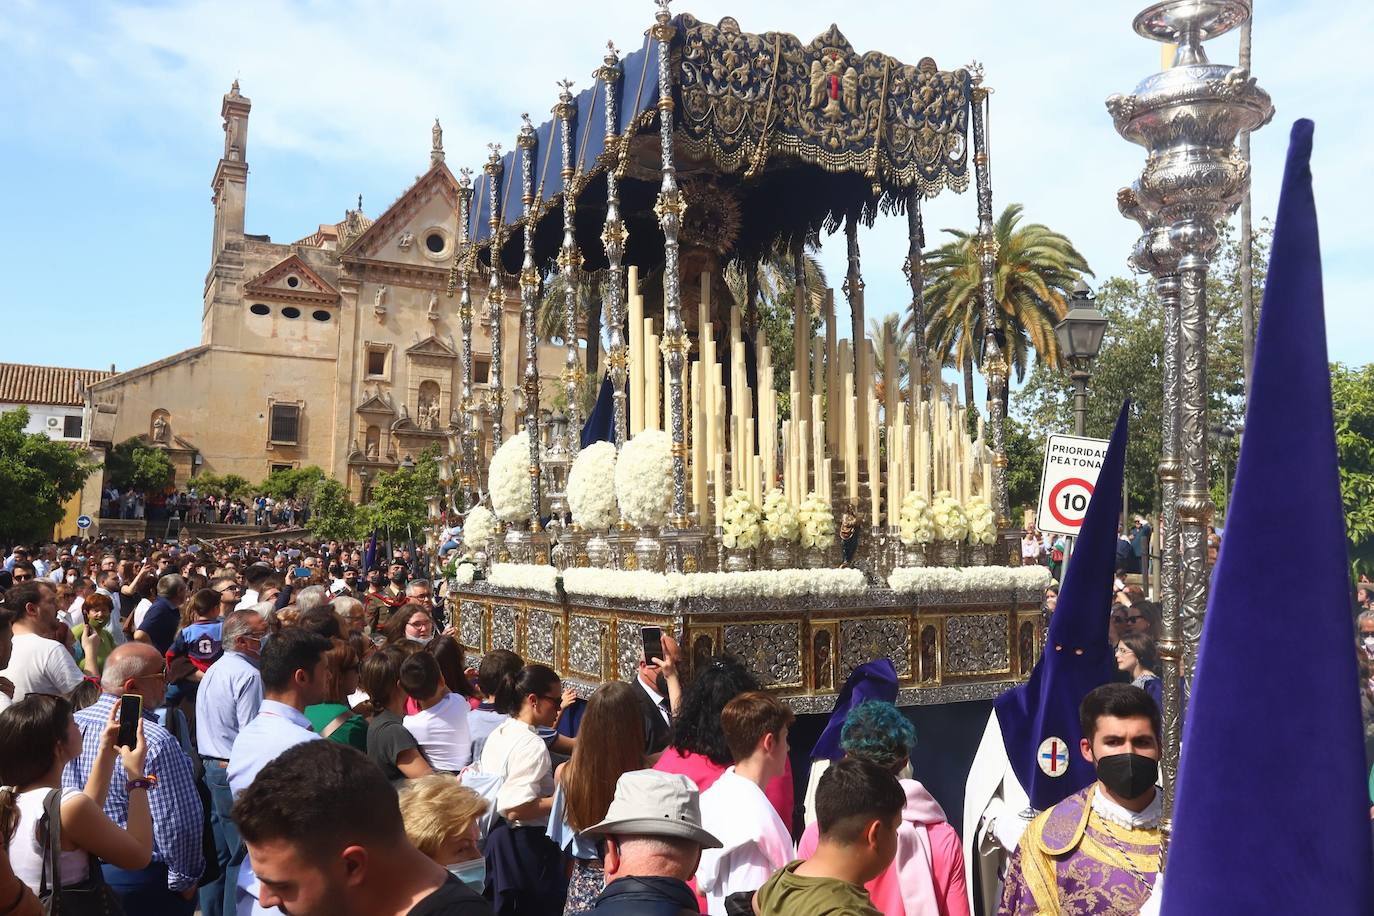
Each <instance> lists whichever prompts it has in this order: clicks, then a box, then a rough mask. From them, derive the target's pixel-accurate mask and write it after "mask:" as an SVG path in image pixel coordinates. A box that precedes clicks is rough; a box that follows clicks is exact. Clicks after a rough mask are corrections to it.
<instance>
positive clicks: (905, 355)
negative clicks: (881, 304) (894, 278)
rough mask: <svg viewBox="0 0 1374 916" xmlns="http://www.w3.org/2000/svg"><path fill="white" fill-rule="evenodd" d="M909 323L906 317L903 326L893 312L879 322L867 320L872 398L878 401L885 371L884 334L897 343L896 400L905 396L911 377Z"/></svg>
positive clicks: (881, 397)
mask: <svg viewBox="0 0 1374 916" xmlns="http://www.w3.org/2000/svg"><path fill="white" fill-rule="evenodd" d="M910 322H911V319H910V317H908V318H907V320H906V323H905V324H903V323H902V319H901V316H900V315H897V314H896V313H895V312H894V313H893V314H891V315H885V316H884V317H883V318H882V320H881V321H879V320H878V319H876V318H870V319H868V336H869V337H871V338H873V396H874V397H876V398H877V399H878V400H879V401H881V400H882V399H883V379H884V378H885V376H884V372H885V371H886V369H887V364H886V361H885V360H886V354H885V352H884V351H883V334H884V332H886V333H889V334H891V335H892V337H893V339H894V340H895V341H896V342H897V367H896V372H897V398H898V400H902V399H904V398H906V396H907V382H908V381H909V379H910V377H911V343H912V333H911V327H910Z"/></svg>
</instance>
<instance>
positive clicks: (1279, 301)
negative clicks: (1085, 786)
mask: <svg viewBox="0 0 1374 916" xmlns="http://www.w3.org/2000/svg"><path fill="white" fill-rule="evenodd" d="M1312 132H1313V125H1312V122H1311V121H1308V120H1300V121H1297V122H1296V123H1294V125H1293V130H1292V134H1291V136H1290V139H1289V146H1288V161H1287V164H1286V167H1285V169H1284V175H1283V189H1282V192H1281V195H1280V197H1279V208H1278V219H1277V221H1276V222H1275V226H1274V240H1273V246H1272V248H1271V253H1270V260H1269V277H1268V282H1267V283H1266V285H1265V290H1264V300H1263V305H1262V308H1261V311H1260V324H1259V337H1258V341H1257V345H1256V349H1255V362H1254V373H1253V377H1252V384H1251V390H1250V401H1249V406H1248V409H1247V411H1246V418H1245V437H1244V440H1243V443H1242V445H1241V450H1240V460H1239V464H1238V466H1237V469H1236V478H1235V487H1234V489H1233V491H1232V495H1231V506H1230V510H1229V512H1228V513H1227V515H1228V518H1227V524H1226V536H1225V538H1224V539H1223V540H1222V546H1221V554H1220V556H1219V557H1218V559H1217V565H1216V570H1215V572H1214V573H1213V586H1212V593H1211V600H1210V601H1209V602H1208V609H1207V617H1206V621H1205V623H1204V625H1203V631H1202V645H1201V648H1200V650H1199V655H1198V665H1197V671H1196V674H1195V676H1194V679H1193V690H1192V703H1191V705H1190V706H1189V708H1188V713H1187V717H1186V721H1185V723H1184V731H1183V756H1182V760H1181V763H1180V768H1181V769H1180V773H1179V785H1178V796H1177V801H1176V804H1175V809H1174V830H1173V840H1172V842H1171V844H1170V847H1169V859H1168V865H1167V868H1166V870H1165V880H1164V900H1163V910H1162V912H1164V913H1167V914H1169V916H1176V914H1178V916H1189V914H1198V916H1202V914H1214V913H1322V914H1351V916H1354V914H1365V916H1367V914H1369V913H1374V851H1371V844H1370V820H1369V795H1368V779H1369V771H1368V770H1367V769H1366V766H1365V758H1364V746H1363V737H1362V730H1361V723H1360V703H1359V698H1358V693H1357V689H1356V685H1357V683H1358V675H1357V673H1356V662H1355V647H1354V628H1353V625H1352V622H1351V616H1350V576H1349V570H1348V567H1347V566H1346V535H1345V520H1344V514H1343V509H1342V503H1341V492H1340V477H1339V472H1338V467H1337V457H1336V440H1335V432H1334V421H1333V416H1332V407H1331V375H1330V366H1329V364H1328V362H1327V353H1326V333H1325V328H1326V324H1325V320H1324V317H1325V316H1324V309H1323V302H1322V280H1321V251H1320V246H1319V244H1318V237H1317V213H1316V207H1315V204H1314V202H1313V198H1312V171H1311V168H1310V164H1309V159H1310V157H1311V152H1312ZM1295 524H1296V525H1298V526H1299V528H1300V530H1301V536H1300V537H1292V536H1291V535H1292V532H1293V529H1294V525H1295ZM1280 543H1281V544H1283V553H1282V556H1281V557H1279V556H1276V555H1275V552H1274V545H1275V544H1280ZM1256 659H1267V660H1268V661H1269V664H1268V666H1267V669H1266V670H1262V671H1258V672H1257V670H1256V668H1255V660H1256Z"/></svg>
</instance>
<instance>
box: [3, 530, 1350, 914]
mask: <svg viewBox="0 0 1374 916" xmlns="http://www.w3.org/2000/svg"><path fill="white" fill-rule="evenodd" d="M427 562H428V560H427V558H426V557H424V556H422V555H412V554H411V553H410V552H409V551H406V550H401V551H398V552H397V553H396V554H395V555H394V556H392V557H391V558H390V559H389V560H383V561H381V562H378V563H375V564H373V567H372V568H368V566H367V565H366V557H365V550H364V545H361V544H353V543H340V542H337V541H328V542H324V543H307V542H301V541H290V542H287V541H273V540H267V539H262V540H257V541H249V542H240V543H237V544H230V543H228V542H223V541H221V542H213V543H212V542H196V543H191V544H155V543H152V542H142V543H116V542H112V541H87V542H79V543H73V544H63V545H56V544H49V545H44V546H41V547H37V548H32V549H30V548H26V547H22V546H20V547H15V548H14V549H13V550H12V551H10V552H9V553H8V555H7V556H6V557H5V559H4V563H3V569H2V570H0V589H3V590H4V591H3V605H0V665H3V670H2V671H0V783H3V784H4V785H3V787H0V833H2V834H3V836H4V838H5V840H6V843H5V847H6V848H7V850H8V870H9V871H11V872H12V874H13V875H14V876H15V879H16V880H15V881H10V880H9V879H7V878H6V875H5V872H6V869H5V867H4V866H3V863H0V898H4V899H0V912H6V911H5V910H4V909H3V906H4V904H6V903H7V902H8V901H9V900H10V898H14V899H15V901H16V906H15V908H14V909H13V910H12V912H21V913H22V912H25V910H24V909H23V908H22V907H23V906H29V905H30V904H27V903H25V901H28V900H29V899H30V895H32V896H33V898H34V899H35V900H36V896H37V895H39V894H48V895H51V894H54V893H56V894H58V895H59V897H62V898H65V897H66V896H67V895H69V894H70V895H72V896H73V897H74V898H75V897H82V898H92V897H94V898H99V899H101V900H105V901H107V902H108V903H110V904H112V905H113V906H114V907H117V908H118V909H107V910H106V911H107V912H120V911H122V912H124V913H128V914H134V913H138V914H153V916H156V914H164V913H166V914H190V913H193V912H196V911H197V910H198V911H199V912H200V913H202V914H205V916H221V914H226V913H232V914H239V916H250V914H258V913H272V912H281V913H292V914H297V913H321V914H323V913H344V914H349V913H358V914H363V913H367V914H392V913H395V914H416V916H426V914H447V913H462V914H467V913H473V914H477V913H489V912H495V913H503V914H506V913H510V914H526V913H531V914H546V913H547V914H573V913H598V914H603V913H604V914H630V913H634V914H641V913H645V914H654V913H673V914H680V913H697V912H699V913H714V914H726V913H731V914H734V913H746V914H747V913H758V914H782V913H789V914H790V913H859V914H868V913H887V914H917V913H922V914H924V913H938V914H945V916H966V914H968V913H969V912H970V906H971V900H972V899H973V895H972V894H971V892H970V889H969V876H968V874H967V867H968V866H967V864H966V859H965V857H964V856H963V855H962V854H961V849H960V844H961V840H960V835H959V832H958V831H957V830H956V829H955V827H954V826H953V825H951V824H950V823H949V822H948V820H947V818H946V816H945V813H944V811H943V810H942V808H941V806H940V804H939V803H938V802H937V801H936V800H935V798H934V797H933V796H932V795H931V794H930V793H929V791H927V790H926V788H925V787H924V786H923V785H922V784H921V782H920V781H919V779H918V778H916V777H919V774H913V772H912V769H911V755H912V750H913V748H914V746H915V744H916V735H915V732H914V729H913V728H912V725H911V722H910V720H909V719H908V718H907V717H906V716H905V715H903V714H902V713H901V712H900V711H899V710H898V709H897V708H896V706H894V705H893V704H892V703H890V702H885V701H874V700H870V701H867V702H862V703H857V704H855V705H852V706H851V707H849V708H845V709H842V710H841V711H840V712H839V713H837V716H839V719H838V720H837V721H836V722H835V723H834V725H835V726H836V728H837V729H838V730H837V731H836V733H835V734H836V738H837V741H836V742H835V748H834V749H833V753H829V754H821V753H820V750H819V748H820V745H819V744H818V746H817V751H816V752H815V753H814V754H813V756H816V757H817V758H818V759H816V760H815V761H814V762H813V764H812V768H811V769H812V771H811V773H810V774H809V775H810V778H809V780H808V779H806V778H805V776H803V777H802V779H801V781H800V782H797V781H794V774H793V771H792V759H793V758H792V757H791V755H790V754H789V751H790V747H789V735H790V730H791V726H792V724H793V714H792V712H791V711H790V709H789V708H788V706H787V705H785V704H784V703H783V702H781V701H780V700H779V699H778V698H777V697H775V696H774V695H773V694H772V693H770V692H768V691H767V690H764V689H762V687H761V685H760V684H759V682H758V681H757V679H756V678H755V677H754V676H753V675H752V674H751V673H750V672H749V670H748V668H747V667H746V666H745V665H744V664H742V663H741V662H740V661H739V660H737V659H735V658H733V657H731V656H730V655H728V654H723V655H718V656H715V657H712V658H710V659H705V660H700V661H699V662H698V664H697V666H696V670H694V671H693V672H692V676H691V677H690V679H688V678H686V677H685V676H684V675H683V673H682V672H681V670H680V662H681V658H680V650H679V647H678V646H677V644H676V642H675V641H674V640H673V638H672V637H671V636H670V635H668V634H664V635H663V636H662V642H661V645H662V650H661V652H662V655H661V656H657V655H655V656H653V657H641V658H640V660H639V663H638V670H637V676H636V678H635V679H634V680H633V681H630V682H611V683H607V684H604V685H602V686H600V687H599V688H597V689H595V690H594V691H592V692H590V693H588V692H586V691H585V690H584V692H583V696H582V697H581V698H579V696H578V693H577V691H576V690H575V689H573V687H572V685H569V684H565V683H564V682H563V680H562V678H561V677H560V675H559V673H558V672H556V671H554V670H553V669H551V668H549V667H547V666H545V665H541V664H534V663H526V662H525V660H524V659H522V658H520V656H519V655H517V654H516V653H514V652H512V651H510V650H506V649H496V650H493V651H491V652H489V653H487V654H486V655H484V656H482V657H480V659H479V658H476V657H474V656H472V655H470V654H469V650H470V647H465V646H463V645H462V644H461V643H460V642H459V640H458V638H457V636H456V634H455V632H454V630H453V628H452V627H451V626H450V625H449V620H448V617H447V614H446V613H445V610H444V608H445V603H444V596H443V595H440V594H436V590H435V588H434V587H433V586H432V585H431V583H430V581H429V580H428V579H426V578H424V575H425V571H426V564H427ZM1369 588H1370V589H1371V591H1374V586H1369ZM1057 597H1058V593H1057V587H1056V586H1053V585H1052V586H1051V587H1050V588H1048V589H1047V590H1046V594H1045V608H1046V610H1047V612H1048V613H1053V611H1054V608H1055V603H1056V601H1057ZM1368 597H1369V593H1366V599H1367V598H1368ZM1109 613H1110V618H1109V632H1110V639H1111V642H1112V645H1113V647H1114V650H1115V658H1116V664H1117V668H1118V669H1119V681H1120V683H1117V684H1113V685H1108V687H1110V688H1112V689H1115V690H1118V692H1119V691H1120V690H1122V689H1128V688H1129V690H1131V691H1134V692H1132V693H1128V694H1121V695H1115V694H1113V695H1111V696H1106V697H1097V699H1095V700H1093V702H1094V703H1096V704H1097V705H1096V706H1091V705H1085V709H1086V710H1087V712H1085V713H1084V715H1085V716H1086V718H1085V719H1084V726H1083V727H1084V729H1085V732H1084V733H1085V735H1087V736H1089V737H1088V740H1089V741H1095V739H1094V738H1093V737H1092V735H1093V734H1094V731H1095V730H1097V729H1098V726H1097V721H1098V719H1099V718H1101V717H1107V719H1110V723H1109V724H1110V726H1111V728H1113V729H1119V726H1120V721H1119V720H1120V719H1122V718H1125V719H1131V718H1132V717H1135V718H1137V719H1139V720H1140V722H1139V723H1137V725H1136V726H1134V728H1135V732H1133V735H1134V737H1132V738H1130V740H1129V742H1127V743H1125V744H1121V743H1119V742H1117V738H1110V739H1104V740H1107V741H1108V743H1107V744H1104V746H1103V747H1101V748H1097V747H1096V746H1095V745H1094V747H1093V751H1092V753H1093V754H1094V759H1096V757H1097V756H1098V755H1100V756H1110V755H1111V754H1114V753H1117V752H1122V753H1128V754H1133V755H1137V756H1139V755H1141V754H1144V755H1145V756H1149V754H1154V755H1155V757H1156V758H1157V755H1158V747H1157V744H1158V713H1157V709H1158V701H1159V698H1160V682H1159V677H1158V674H1157V671H1158V666H1159V660H1158V655H1157V651H1156V642H1155V640H1156V639H1157V638H1158V636H1159V635H1160V634H1159V626H1160V611H1159V606H1158V605H1157V604H1156V603H1154V602H1152V601H1150V600H1148V599H1147V598H1146V597H1145V595H1144V593H1143V591H1142V589H1141V588H1140V586H1138V585H1135V584H1131V582H1130V580H1128V579H1126V578H1119V579H1118V581H1117V583H1116V594H1115V596H1114V600H1113V603H1112V605H1111V608H1110V612H1109ZM1358 627H1359V632H1360V640H1361V642H1360V646H1361V655H1362V656H1363V657H1364V658H1365V660H1366V662H1374V611H1367V612H1365V613H1364V614H1362V615H1361V616H1360V617H1359V620H1358ZM1362 670H1363V672H1364V678H1365V680H1364V683H1363V684H1362V687H1363V689H1364V691H1365V694H1366V697H1367V709H1368V711H1369V715H1370V718H1371V720H1372V721H1374V680H1370V679H1369V664H1366V666H1365V667H1364V668H1363V669H1362ZM1104 689H1106V688H1104ZM1142 696H1143V697H1145V698H1146V699H1145V700H1143V701H1142V700H1140V699H1139V697H1142ZM131 697H137V698H139V702H140V705H141V709H142V711H143V713H144V714H143V715H142V716H140V717H139V718H138V720H137V727H136V729H130V730H129V731H128V733H127V734H125V735H123V736H122V737H121V733H120V732H121V723H122V720H123V715H124V710H126V709H130V708H132V707H129V706H128V705H127V702H128V701H127V699H126V698H131ZM1089 699H1090V700H1091V699H1092V697H1091V696H1090V697H1089ZM1086 703H1087V701H1085V704H1086ZM1093 710H1097V711H1096V712H1094V711H1093ZM1113 710H1114V711H1113ZM1095 717H1096V718H1095ZM1368 734H1369V735H1370V738H1371V750H1374V727H1371V730H1370V731H1369V732H1368ZM1150 736H1153V741H1154V743H1153V745H1151V741H1150V740H1149V739H1150ZM1117 737H1119V736H1117ZM823 740H824V739H823ZM1113 742H1117V743H1113ZM1086 753H1087V751H1085V754H1086ZM1105 778H1107V777H1104V779H1105ZM1137 782H1138V780H1137ZM1128 789H1130V790H1131V791H1132V792H1135V793H1136V795H1135V796H1133V797H1132V798H1134V800H1133V801H1132V798H1128V797H1127V795H1124V794H1123V793H1127V790H1128ZM1102 792H1104V793H1106V794H1108V795H1109V797H1111V798H1114V799H1117V800H1118V801H1121V800H1122V799H1125V800H1126V801H1131V803H1132V804H1136V803H1137V802H1139V803H1140V804H1141V805H1142V806H1143V805H1146V804H1148V803H1151V801H1152V799H1153V795H1152V793H1153V783H1152V784H1151V786H1150V787H1149V789H1148V790H1147V789H1145V788H1143V787H1142V786H1140V785H1137V784H1135V783H1132V784H1131V785H1130V786H1127V785H1126V784H1125V783H1124V782H1123V783H1120V784H1118V785H1116V786H1115V787H1114V789H1113V788H1111V787H1106V786H1104V788H1103V789H1102ZM1145 795H1151V798H1150V799H1145V798H1144V796H1145ZM799 797H801V798H803V799H804V801H803V802H802V803H801V804H797V803H796V800H797V799H798V798H799ZM1142 799H1143V800H1142ZM1033 849H1034V847H1033V846H1027V847H1026V850H1027V852H1026V853H1025V855H1027V856H1029V855H1030V854H1031V851H1033ZM1014 864H1015V865H1016V867H1017V868H1022V869H1024V868H1029V867H1030V863H1029V862H1026V863H1021V862H1020V861H1019V860H1016V862H1015V863H1014ZM1024 880H1025V879H1024V876H1022V877H1018V872H1016V871H1014V870H1013V871H1008V872H1007V873H1006V874H1005V875H1004V881H1005V884H1004V887H1005V888H1006V890H1005V891H1004V892H999V895H1003V894H1004V896H1002V904H1003V909H1004V910H1005V911H1007V912H1019V911H1020V910H1019V909H1018V905H1017V904H1016V903H1015V901H1014V900H1013V898H1014V897H1015V895H1016V894H1018V893H1022V891H1023V890H1024V885H1023V884H1017V883H1016V882H1017V881H1024ZM11 887H13V888H16V889H17V890H10V888H11ZM55 887H56V888H61V890H60V891H54V890H53V888H55ZM1027 893H1028V892H1027ZM1027 899H1029V898H1027ZM31 911H32V910H31ZM34 912H36V911H34Z"/></svg>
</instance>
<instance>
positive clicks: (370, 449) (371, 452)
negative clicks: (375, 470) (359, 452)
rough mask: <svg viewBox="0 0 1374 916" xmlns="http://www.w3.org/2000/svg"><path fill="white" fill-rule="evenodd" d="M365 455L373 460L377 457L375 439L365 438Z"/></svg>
mask: <svg viewBox="0 0 1374 916" xmlns="http://www.w3.org/2000/svg"><path fill="white" fill-rule="evenodd" d="M367 457H368V458H369V459H371V460H373V461H375V460H376V459H377V440H376V439H369V440H367Z"/></svg>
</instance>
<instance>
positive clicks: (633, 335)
mask: <svg viewBox="0 0 1374 916" xmlns="http://www.w3.org/2000/svg"><path fill="white" fill-rule="evenodd" d="M625 275H626V278H627V287H628V290H629V296H628V302H629V306H630V348H629V353H628V354H627V355H628V358H629V363H630V365H629V370H630V372H629V376H630V377H629V398H630V435H632V436H633V435H634V434H635V433H637V432H639V431H640V430H641V429H643V428H644V340H643V337H644V300H643V299H641V298H640V296H639V268H638V267H636V266H635V265H633V264H631V265H630V266H629V267H628V268H627V269H626V272H625Z"/></svg>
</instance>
